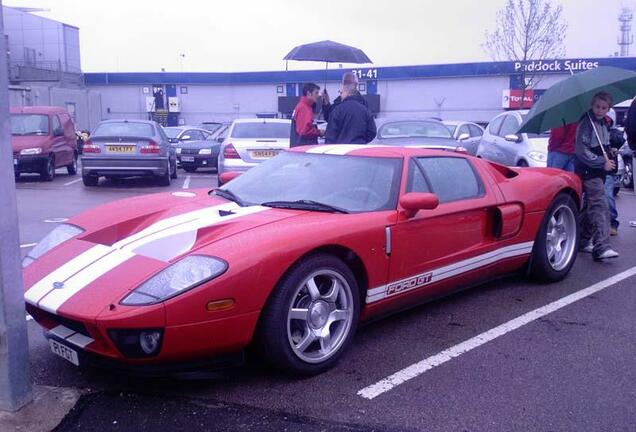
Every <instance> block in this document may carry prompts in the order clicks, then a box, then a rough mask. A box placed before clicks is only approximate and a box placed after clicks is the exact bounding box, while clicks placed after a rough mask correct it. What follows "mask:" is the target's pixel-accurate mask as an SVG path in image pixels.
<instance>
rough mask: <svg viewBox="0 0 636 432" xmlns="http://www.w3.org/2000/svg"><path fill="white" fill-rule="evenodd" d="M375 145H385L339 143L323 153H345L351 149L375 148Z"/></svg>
mask: <svg viewBox="0 0 636 432" xmlns="http://www.w3.org/2000/svg"><path fill="white" fill-rule="evenodd" d="M375 147H386V146H378V145H369V144H339V145H336V146H335V147H334V148H331V149H329V150H327V151H325V154H330V155H346V154H349V153H350V152H352V151H356V150H364V149H369V148H375Z"/></svg>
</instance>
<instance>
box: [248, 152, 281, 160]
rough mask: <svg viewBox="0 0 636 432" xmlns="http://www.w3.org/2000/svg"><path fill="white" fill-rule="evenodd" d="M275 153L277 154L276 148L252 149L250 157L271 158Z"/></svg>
mask: <svg viewBox="0 0 636 432" xmlns="http://www.w3.org/2000/svg"><path fill="white" fill-rule="evenodd" d="M277 154H278V150H254V151H253V152H252V157H253V158H259V159H268V158H273V157H274V156H276V155H277Z"/></svg>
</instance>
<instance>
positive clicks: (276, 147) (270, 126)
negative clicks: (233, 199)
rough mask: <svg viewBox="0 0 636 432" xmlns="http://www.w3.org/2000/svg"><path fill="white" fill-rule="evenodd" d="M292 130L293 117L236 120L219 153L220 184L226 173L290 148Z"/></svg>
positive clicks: (246, 166) (256, 163)
mask: <svg viewBox="0 0 636 432" xmlns="http://www.w3.org/2000/svg"><path fill="white" fill-rule="evenodd" d="M290 132H291V120H285V119H269V118H266V119H259V118H254V119H238V120H234V122H233V123H232V126H230V130H229V132H228V134H227V137H226V138H225V141H224V142H223V144H222V145H221V151H220V152H219V160H218V174H219V184H221V180H220V177H221V175H222V174H223V173H225V172H231V171H236V172H244V171H247V170H248V169H250V168H252V167H254V166H256V165H258V164H259V163H261V162H263V161H266V160H268V159H271V158H273V157H274V156H276V155H277V154H278V153H279V152H280V151H281V150H283V149H288V148H289V135H290Z"/></svg>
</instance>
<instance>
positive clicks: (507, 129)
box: [499, 115, 519, 137]
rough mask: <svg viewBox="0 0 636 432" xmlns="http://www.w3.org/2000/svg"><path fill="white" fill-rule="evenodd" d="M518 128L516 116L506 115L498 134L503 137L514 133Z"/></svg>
mask: <svg viewBox="0 0 636 432" xmlns="http://www.w3.org/2000/svg"><path fill="white" fill-rule="evenodd" d="M518 130H519V122H518V121H517V118H516V117H515V116H512V115H508V116H506V119H505V120H504V122H503V125H502V126H501V130H500V131H499V136H502V137H505V136H506V135H514V134H516V133H517V131H518Z"/></svg>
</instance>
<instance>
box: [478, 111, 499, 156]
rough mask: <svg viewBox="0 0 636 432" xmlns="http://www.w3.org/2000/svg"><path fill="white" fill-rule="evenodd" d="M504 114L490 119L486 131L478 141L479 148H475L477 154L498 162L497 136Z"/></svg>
mask: <svg viewBox="0 0 636 432" xmlns="http://www.w3.org/2000/svg"><path fill="white" fill-rule="evenodd" d="M503 117H504V116H501V115H500V116H498V117H495V118H494V119H492V121H491V122H490V123H489V124H488V127H487V128H486V132H485V133H484V135H483V136H482V137H481V141H480V143H479V149H478V150H477V155H478V156H479V157H482V158H484V159H488V160H491V161H495V162H499V161H498V160H497V151H496V146H497V142H496V141H497V138H498V135H497V134H498V133H499V129H500V128H501V124H502V123H503V121H504V118H503Z"/></svg>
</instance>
